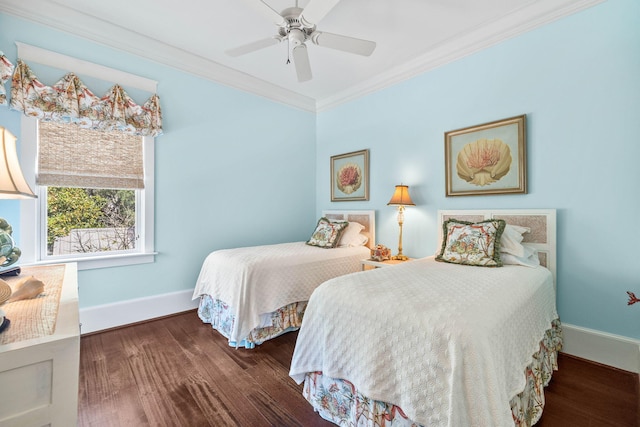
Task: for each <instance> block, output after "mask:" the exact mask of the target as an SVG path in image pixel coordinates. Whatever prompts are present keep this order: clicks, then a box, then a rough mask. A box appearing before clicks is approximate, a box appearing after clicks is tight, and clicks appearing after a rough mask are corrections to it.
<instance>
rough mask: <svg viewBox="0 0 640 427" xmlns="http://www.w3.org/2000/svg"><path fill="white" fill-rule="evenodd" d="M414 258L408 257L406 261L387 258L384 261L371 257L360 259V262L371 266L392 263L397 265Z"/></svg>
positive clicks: (386, 265) (388, 265)
mask: <svg viewBox="0 0 640 427" xmlns="http://www.w3.org/2000/svg"><path fill="white" fill-rule="evenodd" d="M413 260H414V258H409V259H408V260H406V261H400V260H398V259H388V260H386V261H374V260H372V259H363V260H362V261H360V263H361V264H362V265H363V266H365V265H371V266H373V267H390V266H392V265H398V264H403V263H405V262H409V261H413Z"/></svg>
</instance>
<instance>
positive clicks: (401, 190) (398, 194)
mask: <svg viewBox="0 0 640 427" xmlns="http://www.w3.org/2000/svg"><path fill="white" fill-rule="evenodd" d="M387 205H388V206H397V207H398V225H399V226H400V238H399V239H398V255H396V256H393V257H391V259H396V260H400V261H406V260H408V259H409V257H407V256H405V255H403V254H402V224H403V223H404V207H405V206H415V205H416V204H415V203H413V201H412V200H411V197H410V196H409V186H408V185H396V191H395V192H394V193H393V196H391V200H389V203H387Z"/></svg>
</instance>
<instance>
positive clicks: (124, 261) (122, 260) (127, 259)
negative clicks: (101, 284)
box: [34, 252, 158, 270]
mask: <svg viewBox="0 0 640 427" xmlns="http://www.w3.org/2000/svg"><path fill="white" fill-rule="evenodd" d="M157 254H158V253H157V252H150V253H144V254H141V253H131V254H118V255H103V256H94V257H76V258H74V257H64V258H62V257H60V258H48V259H47V260H43V261H38V262H35V263H34V264H35V265H41V264H59V263H65V262H75V263H77V264H78V270H92V269H96V268H109V267H123V266H126V265H136V264H149V263H152V262H155V258H156V255H157Z"/></svg>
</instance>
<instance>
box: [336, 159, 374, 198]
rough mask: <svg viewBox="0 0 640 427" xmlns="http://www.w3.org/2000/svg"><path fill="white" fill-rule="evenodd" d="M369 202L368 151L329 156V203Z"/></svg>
mask: <svg viewBox="0 0 640 427" xmlns="http://www.w3.org/2000/svg"><path fill="white" fill-rule="evenodd" d="M353 200H369V150H360V151H353V152H351V153H346V154H340V155H337V156H331V201H332V202H346V201H353Z"/></svg>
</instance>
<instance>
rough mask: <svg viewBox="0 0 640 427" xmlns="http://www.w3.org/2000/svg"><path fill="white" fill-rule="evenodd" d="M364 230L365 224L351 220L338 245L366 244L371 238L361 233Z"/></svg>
mask: <svg viewBox="0 0 640 427" xmlns="http://www.w3.org/2000/svg"><path fill="white" fill-rule="evenodd" d="M362 230H364V225H362V224H360V223H359V222H355V221H349V225H348V226H347V228H346V229H345V230H344V232H343V233H342V236H341V237H340V241H339V242H338V246H339V247H348V246H363V245H365V244H366V243H367V242H368V241H369V238H368V237H367V236H365V235H364V234H361V233H360V232H361V231H362Z"/></svg>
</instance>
